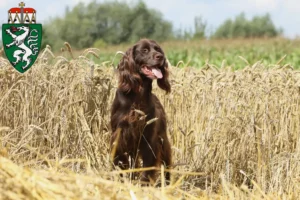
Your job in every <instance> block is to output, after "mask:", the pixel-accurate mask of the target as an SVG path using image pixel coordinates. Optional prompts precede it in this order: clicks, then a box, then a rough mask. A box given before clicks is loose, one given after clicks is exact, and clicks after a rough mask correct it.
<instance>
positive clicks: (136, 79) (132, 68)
mask: <svg viewBox="0 0 300 200" xmlns="http://www.w3.org/2000/svg"><path fill="white" fill-rule="evenodd" d="M135 49H136V46H133V47H131V48H129V49H128V50H127V51H126V53H125V55H124V56H123V57H122V59H121V61H120V63H119V64H118V71H119V89H121V90H122V91H124V92H127V93H128V92H130V91H133V92H139V90H140V88H141V85H142V79H141V77H140V75H139V73H138V71H137V66H136V63H135V60H134V56H135V53H134V52H135Z"/></svg>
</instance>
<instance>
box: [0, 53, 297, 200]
mask: <svg viewBox="0 0 300 200" xmlns="http://www.w3.org/2000/svg"><path fill="white" fill-rule="evenodd" d="M67 51H71V48H70V49H67ZM95 51H96V50H94V49H90V50H86V51H85V52H83V53H82V55H81V56H79V57H75V58H74V59H71V60H67V59H65V58H64V57H61V56H60V57H54V56H53V54H52V53H51V51H49V50H47V49H46V50H45V51H44V52H42V53H41V55H40V57H39V58H38V60H37V61H36V63H35V64H34V66H33V67H32V69H30V70H29V71H28V72H26V73H25V74H19V73H18V72H16V71H15V70H14V69H13V68H12V67H11V66H10V64H9V63H8V61H7V60H4V59H3V58H0V111H1V114H0V138H1V144H0V155H1V156H0V199H263V198H264V199H297V197H299V196H300V167H299V166H300V165H299V164H300V163H299V158H300V143H299V142H300V138H299V136H300V134H299V131H300V73H299V71H296V70H293V68H292V67H291V66H288V65H286V66H279V65H274V66H272V67H271V68H270V67H268V68H267V67H266V66H262V65H261V64H260V63H256V64H254V65H253V66H247V67H245V68H244V69H243V70H239V71H233V70H232V69H231V68H230V67H227V66H225V63H223V65H222V66H221V68H219V69H218V68H216V67H214V66H212V65H209V64H207V66H206V67H205V68H203V69H201V70H200V69H194V68H183V69H181V68H178V67H171V73H172V74H171V84H172V92H171V94H169V95H165V94H164V93H163V92H162V91H160V90H159V89H158V88H157V87H156V85H155V87H154V93H156V94H157V95H158V97H159V99H160V100H161V102H162V103H163V105H164V107H165V110H166V113H167V117H168V134H169V137H170V140H171V143H172V149H173V160H174V166H175V167H174V170H172V184H171V185H170V186H168V187H162V188H151V187H149V188H141V187H140V186H139V183H138V182H137V183H136V182H130V181H129V180H127V179H126V180H125V183H121V181H120V180H119V178H118V176H117V173H118V172H113V171H112V170H111V167H110V156H109V153H108V152H109V137H110V132H109V126H108V124H109V110H110V105H111V102H112V98H113V97H114V92H115V90H116V77H115V76H114V70H113V68H112V67H107V66H104V65H107V63H106V64H103V66H101V65H96V64H94V63H93V62H92V61H90V60H88V59H86V58H85V56H86V54H96V53H97V52H95ZM172 64H174V65H175V63H172ZM159 170H163V169H159ZM126 173H128V172H126Z"/></svg>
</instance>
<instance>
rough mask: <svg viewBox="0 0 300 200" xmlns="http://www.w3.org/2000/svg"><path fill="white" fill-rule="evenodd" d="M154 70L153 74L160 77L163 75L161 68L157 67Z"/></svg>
mask: <svg viewBox="0 0 300 200" xmlns="http://www.w3.org/2000/svg"><path fill="white" fill-rule="evenodd" d="M152 72H153V74H154V75H155V76H156V78H158V79H160V78H162V77H163V75H162V73H161V71H160V69H156V68H152Z"/></svg>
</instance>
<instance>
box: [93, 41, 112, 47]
mask: <svg viewBox="0 0 300 200" xmlns="http://www.w3.org/2000/svg"><path fill="white" fill-rule="evenodd" d="M107 46H108V45H107V43H106V42H104V40H103V39H99V40H96V42H94V44H93V47H95V48H106V47H107Z"/></svg>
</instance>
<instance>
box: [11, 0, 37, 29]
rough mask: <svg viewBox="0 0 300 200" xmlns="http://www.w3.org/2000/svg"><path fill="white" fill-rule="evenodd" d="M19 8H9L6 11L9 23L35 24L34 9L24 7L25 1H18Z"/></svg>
mask: <svg viewBox="0 0 300 200" xmlns="http://www.w3.org/2000/svg"><path fill="white" fill-rule="evenodd" d="M19 6H20V8H11V9H9V11H8V23H9V24H35V23H36V11H35V9H33V8H24V6H25V3H23V2H21V3H19Z"/></svg>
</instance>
